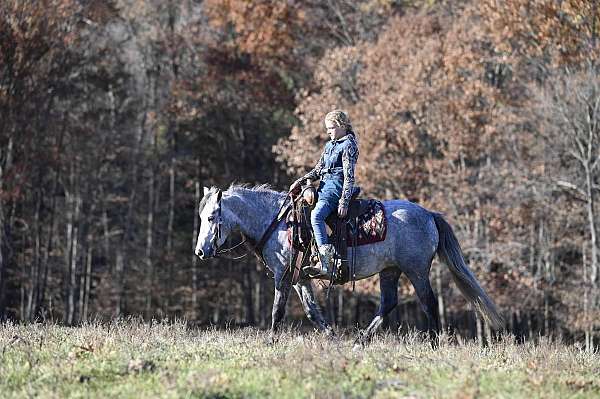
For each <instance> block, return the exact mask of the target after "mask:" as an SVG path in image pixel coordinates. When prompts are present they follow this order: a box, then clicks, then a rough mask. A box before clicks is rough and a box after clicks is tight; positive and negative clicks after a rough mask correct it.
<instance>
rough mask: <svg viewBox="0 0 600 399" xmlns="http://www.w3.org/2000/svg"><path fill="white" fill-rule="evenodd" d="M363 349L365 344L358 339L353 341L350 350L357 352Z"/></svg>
mask: <svg viewBox="0 0 600 399" xmlns="http://www.w3.org/2000/svg"><path fill="white" fill-rule="evenodd" d="M364 349H365V345H364V344H363V343H360V342H358V341H354V346H352V352H354V353H359V352H362V351H363V350H364Z"/></svg>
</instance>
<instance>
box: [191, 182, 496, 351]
mask: <svg viewBox="0 0 600 399" xmlns="http://www.w3.org/2000/svg"><path fill="white" fill-rule="evenodd" d="M285 200H286V193H280V192H276V191H273V190H271V189H269V188H268V186H257V187H253V188H248V187H245V186H239V185H232V186H231V187H230V188H229V189H227V190H226V191H221V190H219V189H217V188H215V187H213V188H211V189H208V188H205V189H204V197H203V199H202V201H201V203H200V206H199V215H200V232H199V234H198V241H197V244H196V249H195V253H196V255H197V256H198V257H199V258H200V259H207V258H211V257H214V256H216V255H217V254H218V251H219V248H221V247H222V246H223V244H224V243H225V241H226V239H227V237H228V236H229V235H230V234H231V233H232V232H233V231H240V232H241V233H242V234H243V235H244V236H245V237H247V238H248V239H249V240H251V241H253V242H258V241H259V240H260V239H261V237H262V236H263V234H264V233H265V231H266V230H267V228H268V227H269V226H270V224H271V223H272V222H273V221H274V220H275V219H276V217H277V212H278V210H279V209H280V208H281V207H282V204H283V202H284V201H285ZM383 204H384V210H385V215H386V218H387V222H388V226H387V229H388V230H387V234H386V238H385V240H384V241H382V242H378V243H373V244H369V245H364V246H358V247H356V248H349V249H348V256H352V251H356V254H355V259H356V278H357V279H358V280H360V279H364V278H367V277H371V276H373V275H375V274H379V277H380V290H381V300H380V304H379V309H378V311H377V313H376V315H375V317H374V319H373V321H371V323H370V325H369V326H368V327H367V329H366V330H365V331H363V332H362V333H361V334H360V335H359V338H358V339H357V343H366V342H368V341H369V340H370V339H371V338H372V336H373V334H374V333H375V331H376V330H377V329H378V328H379V326H380V325H381V323H382V321H383V318H384V317H385V316H386V315H387V314H388V313H389V312H390V311H391V310H392V309H394V307H395V306H396V305H397V303H398V280H399V278H400V276H401V274H402V273H404V274H405V275H406V276H407V277H408V279H409V280H410V282H411V283H412V285H413V286H414V288H415V292H416V294H417V297H418V299H419V301H420V303H421V306H422V309H423V311H424V312H425V314H426V316H427V322H428V332H429V334H430V336H431V337H432V338H433V337H435V336H436V334H437V333H438V332H439V330H440V321H439V314H438V301H437V298H436V296H435V294H434V293H433V290H432V289H431V283H430V281H429V269H430V267H431V262H432V261H433V257H434V256H435V254H436V253H437V254H438V255H439V257H440V258H441V260H442V261H443V262H444V263H445V264H446V265H447V266H448V268H449V269H450V272H451V274H452V277H453V279H454V281H455V283H456V284H457V285H458V288H459V289H460V291H461V292H462V294H463V296H464V297H465V298H466V299H467V300H468V301H469V302H471V303H472V304H473V306H474V308H475V309H476V310H477V311H478V312H479V314H480V315H481V316H482V317H483V318H484V319H485V320H486V321H487V322H488V323H490V325H491V326H492V327H500V326H501V325H502V323H503V322H502V318H501V316H500V315H499V314H498V311H497V310H496V307H495V305H494V303H493V302H492V300H491V299H490V298H489V297H488V295H487V294H486V293H485V291H484V290H483V289H482V288H481V286H480V285H479V283H478V282H477V280H476V278H475V277H474V275H473V273H472V272H471V271H470V270H469V268H468V267H467V265H466V264H465V261H464V258H463V255H462V251H461V249H460V245H459V243H458V241H457V239H456V237H455V235H454V233H453V231H452V228H451V227H450V225H449V224H448V223H447V222H446V220H445V219H444V218H443V217H442V215H440V214H439V213H435V212H431V211H429V210H427V209H425V208H423V207H421V206H419V205H417V204H415V203H412V202H410V201H402V200H389V201H384V202H383ZM262 256H263V258H264V261H265V263H266V265H267V267H268V268H269V269H270V270H271V271H272V272H273V275H274V278H275V281H276V284H275V299H274V302H273V312H272V320H271V336H272V337H273V335H274V334H275V332H276V331H277V328H278V326H279V324H280V322H281V320H282V319H283V316H284V311H285V304H286V302H287V298H288V294H289V292H290V289H291V285H292V284H291V281H290V279H289V278H284V279H282V276H283V275H284V271H285V269H286V268H287V267H288V263H289V256H290V245H289V243H288V237H287V226H286V223H285V221H284V220H282V221H281V222H279V224H278V225H277V226H276V228H275V230H274V231H273V233H272V234H271V235H270V237H268V239H267V240H266V241H265V245H264V247H263V249H262ZM288 275H289V273H288ZM277 282H279V283H277ZM294 288H295V290H296V292H297V293H298V296H299V297H300V300H301V302H302V305H303V307H304V310H305V312H306V315H307V316H308V318H309V319H310V320H311V321H312V322H313V323H314V324H315V325H316V326H317V327H318V328H319V329H321V330H323V331H325V332H327V333H329V334H333V330H332V328H331V327H330V326H329V324H328V323H327V321H326V320H325V318H324V317H323V315H322V314H321V311H320V309H319V306H318V305H317V302H316V301H315V296H314V293H313V288H312V282H311V280H310V279H303V280H300V281H299V282H298V283H297V284H295V285H294Z"/></svg>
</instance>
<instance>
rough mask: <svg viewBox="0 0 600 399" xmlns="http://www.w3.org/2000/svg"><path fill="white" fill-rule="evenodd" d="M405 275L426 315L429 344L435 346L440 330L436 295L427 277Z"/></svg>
mask: <svg viewBox="0 0 600 399" xmlns="http://www.w3.org/2000/svg"><path fill="white" fill-rule="evenodd" d="M428 271H429V270H428ZM407 275H408V279H409V280H410V282H411V283H412V285H413V287H415V291H416V293H417V296H418V297H419V302H420V303H421V307H422V309H423V311H424V312H425V315H426V316H427V332H428V333H429V338H430V340H431V344H432V345H433V346H434V347H435V346H437V336H438V334H439V332H440V315H439V313H438V300H437V297H436V296H435V294H434V293H433V290H432V289H431V284H430V282H429V278H428V277H424V276H422V275H419V274H412V273H407ZM428 275H429V273H427V274H425V276H428Z"/></svg>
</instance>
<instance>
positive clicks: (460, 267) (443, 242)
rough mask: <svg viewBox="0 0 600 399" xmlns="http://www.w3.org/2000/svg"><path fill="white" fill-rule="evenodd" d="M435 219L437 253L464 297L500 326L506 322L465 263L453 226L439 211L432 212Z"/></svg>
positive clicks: (492, 322) (494, 324) (488, 319)
mask: <svg viewBox="0 0 600 399" xmlns="http://www.w3.org/2000/svg"><path fill="white" fill-rule="evenodd" d="M432 214H433V220H434V221H435V225H436V226H437V229H438V233H439V237H440V240H439V243H438V247H437V254H438V255H439V257H440V258H441V260H442V261H443V262H444V263H445V264H446V266H448V268H449V269H450V273H452V278H453V279H454V282H455V283H456V285H458V288H459V289H460V292H462V294H463V295H464V297H465V298H466V299H467V300H468V301H469V302H471V303H472V304H473V306H474V307H475V309H476V310H477V311H478V312H479V314H480V315H481V316H482V317H483V318H484V319H485V320H486V321H487V322H488V323H489V324H490V325H491V326H492V327H493V328H500V327H502V325H503V324H504V320H502V316H500V314H499V313H498V310H497V309H496V305H494V302H493V301H492V300H491V299H490V297H488V295H487V294H486V293H485V291H484V290H483V288H481V286H480V285H479V283H478V282H477V279H476V278H475V276H474V275H473V273H472V272H471V270H470V269H469V268H468V266H467V265H466V263H465V259H464V257H463V254H462V250H461V249H460V244H459V243H458V240H457V239H456V236H455V235H454V232H453V231H452V227H451V226H450V225H449V224H448V222H447V221H446V220H445V219H444V217H443V216H442V215H440V214H439V213H435V212H432Z"/></svg>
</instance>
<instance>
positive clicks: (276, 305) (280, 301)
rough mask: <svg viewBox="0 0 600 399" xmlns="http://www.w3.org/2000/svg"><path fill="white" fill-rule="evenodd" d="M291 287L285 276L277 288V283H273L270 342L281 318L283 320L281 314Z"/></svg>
mask: <svg viewBox="0 0 600 399" xmlns="http://www.w3.org/2000/svg"><path fill="white" fill-rule="evenodd" d="M291 287H292V283H291V281H290V280H289V279H287V278H284V279H283V280H282V281H281V284H280V286H279V289H278V288H277V284H275V298H274V299H273V311H272V312H271V333H270V340H271V342H274V341H275V334H276V333H277V330H278V329H279V325H280V324H281V320H283V316H284V315H285V305H286V303H287V300H288V296H289V295H290V288H291Z"/></svg>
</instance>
